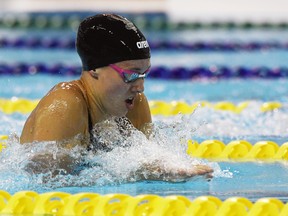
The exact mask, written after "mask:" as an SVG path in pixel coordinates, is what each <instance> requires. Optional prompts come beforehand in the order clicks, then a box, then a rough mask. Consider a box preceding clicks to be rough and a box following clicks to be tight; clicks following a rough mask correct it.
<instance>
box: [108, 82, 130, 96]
mask: <svg viewBox="0 0 288 216" xmlns="http://www.w3.org/2000/svg"><path fill="white" fill-rule="evenodd" d="M128 89H129V88H128V87H127V85H125V84H123V83H114V84H113V85H111V86H109V88H108V89H107V95H108V97H110V98H111V99H113V100H116V99H117V98H121V97H123V95H125V94H126V92H127V91H128Z"/></svg>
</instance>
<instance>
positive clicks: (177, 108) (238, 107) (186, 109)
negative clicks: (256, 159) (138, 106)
mask: <svg viewBox="0 0 288 216" xmlns="http://www.w3.org/2000/svg"><path fill="white" fill-rule="evenodd" d="M38 102H39V100H29V99H23V98H17V97H13V98H11V99H4V98H3V99H0V111H2V112H4V113H6V114H12V113H14V112H19V113H23V114H27V113H30V112H31V111H32V110H33V109H34V108H35V107H36V105H37V104H38ZM250 103H251V101H244V102H241V103H238V104H236V103H232V102H229V101H221V102H215V103H211V102H207V101H197V102H194V103H192V104H189V103H187V102H184V101H171V102H167V101H161V100H153V101H149V106H150V109H151V113H152V115H164V116H171V115H176V114H179V113H182V114H191V113H192V112H193V111H194V110H195V109H196V108H199V107H209V108H213V109H215V110H222V111H230V112H233V113H241V112H242V111H243V110H244V109H245V108H247V107H248V106H249V104H250ZM282 107H283V104H282V103H281V102H278V101H270V102H264V103H262V104H261V105H260V107H259V110H260V111H262V112H268V111H273V110H275V109H280V108H282Z"/></svg>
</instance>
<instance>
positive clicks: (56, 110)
mask: <svg viewBox="0 0 288 216" xmlns="http://www.w3.org/2000/svg"><path fill="white" fill-rule="evenodd" d="M86 116H87V117H86ZM87 132H88V109H87V104H86V100H85V96H83V93H82V90H81V89H80V87H78V85H77V82H74V81H72V82H63V83H59V84H57V85H55V86H54V87H53V88H52V89H51V90H50V91H49V92H48V93H47V95H45V96H44V97H43V98H42V99H41V100H40V102H39V103H38V105H37V107H36V108H35V109H34V111H33V112H32V113H31V114H30V116H29V117H28V119H27V121H26V123H25V126H24V129H23V133H22V136H21V138H22V140H21V142H22V143H24V142H31V141H35V140H37V141H46V140H65V139H68V138H72V137H74V136H76V135H78V134H82V135H86V134H87Z"/></svg>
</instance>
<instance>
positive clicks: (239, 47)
mask: <svg viewBox="0 0 288 216" xmlns="http://www.w3.org/2000/svg"><path fill="white" fill-rule="evenodd" d="M149 45H150V47H151V49H154V50H183V51H193V52H198V51H232V52H235V51H255V50H271V49H282V50H287V49H288V41H287V42H277V41H271V42H269V41H268V42H261V41H252V42H233V41H232V42H222V41H221V42H220V41H194V42H181V41H149ZM0 47H2V48H28V49H37V48H44V49H68V50H74V49H75V38H74V37H68V38H61V39H59V38H43V37H29V38H27V37H18V38H5V37H3V38H0Z"/></svg>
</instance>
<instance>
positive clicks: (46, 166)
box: [25, 153, 75, 177]
mask: <svg viewBox="0 0 288 216" xmlns="http://www.w3.org/2000/svg"><path fill="white" fill-rule="evenodd" d="M74 168H75V159H73V158H72V157H71V156H69V155H66V154H57V155H56V157H55V155H52V154H48V153H43V154H37V155H34V156H33V157H32V158H31V159H30V161H29V162H28V164H27V165H26V167H25V170H26V171H27V172H28V173H30V174H46V175H49V176H51V177H55V176H56V175H59V174H60V175H66V174H70V173H72V172H73V170H74Z"/></svg>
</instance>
